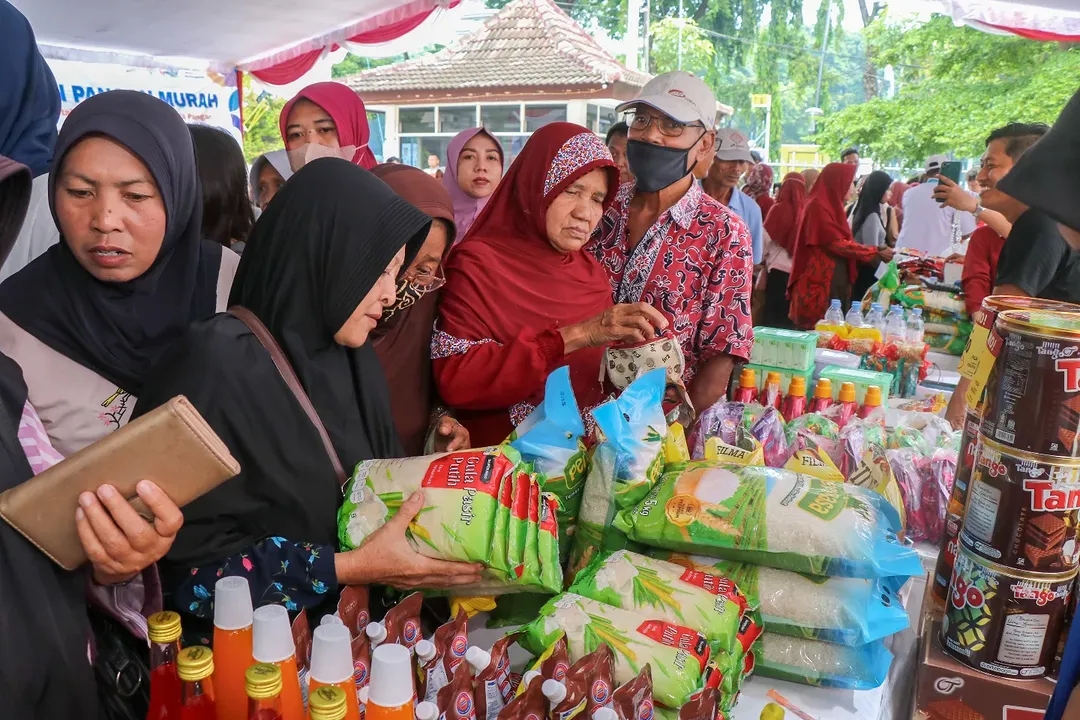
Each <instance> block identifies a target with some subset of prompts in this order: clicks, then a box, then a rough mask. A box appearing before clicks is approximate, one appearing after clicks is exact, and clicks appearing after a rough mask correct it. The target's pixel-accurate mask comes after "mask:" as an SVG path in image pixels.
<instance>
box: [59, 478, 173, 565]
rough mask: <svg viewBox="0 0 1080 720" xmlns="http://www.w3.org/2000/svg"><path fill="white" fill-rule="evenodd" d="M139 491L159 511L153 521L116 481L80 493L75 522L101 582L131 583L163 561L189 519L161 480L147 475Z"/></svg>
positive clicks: (155, 512)
mask: <svg viewBox="0 0 1080 720" xmlns="http://www.w3.org/2000/svg"><path fill="white" fill-rule="evenodd" d="M136 492H137V493H138V494H139V498H140V499H141V500H142V501H143V502H144V503H146V507H147V508H149V510H150V512H151V513H153V515H154V522H153V523H152V524H151V523H149V522H147V521H146V520H145V519H143V517H142V516H141V515H139V513H137V512H136V511H135V508H133V507H132V506H131V504H130V503H129V502H128V501H127V500H126V499H125V498H124V497H123V496H122V495H121V494H120V493H119V492H117V490H116V488H114V487H113V486H112V485H102V486H101V487H99V488H98V489H97V494H96V495H95V494H93V493H89V492H84V493H83V494H82V495H80V496H79V505H80V507H79V508H78V509H77V510H76V511H75V526H76V528H77V529H78V531H79V540H80V541H81V542H82V545H83V549H85V550H86V556H87V557H88V558H89V559H90V562H91V563H92V564H93V566H94V580H95V581H96V582H98V583H99V584H102V585H115V584H117V583H123V582H127V581H129V580H131V579H132V578H134V577H135V576H136V575H137V574H139V573H140V572H142V571H143V570H144V569H145V568H147V567H149V566H150V565H152V564H154V563H155V562H157V561H158V560H160V559H161V558H162V557H164V556H165V553H167V552H168V551H169V548H171V547H172V544H173V540H175V539H176V533H177V532H179V530H180V527H181V526H182V525H183V524H184V515H183V513H181V512H180V508H178V507H177V506H176V503H174V502H173V501H172V500H171V499H169V497H168V496H167V495H166V494H165V493H164V492H162V490H161V488H159V487H158V486H157V485H155V484H154V483H152V482H150V481H149V480H142V481H141V482H139V484H138V485H137V486H136Z"/></svg>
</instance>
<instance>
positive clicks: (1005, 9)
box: [940, 0, 1080, 42]
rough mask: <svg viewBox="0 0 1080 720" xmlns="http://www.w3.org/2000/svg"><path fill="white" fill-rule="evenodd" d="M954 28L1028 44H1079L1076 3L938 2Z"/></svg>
mask: <svg viewBox="0 0 1080 720" xmlns="http://www.w3.org/2000/svg"><path fill="white" fill-rule="evenodd" d="M940 3H941V5H942V7H943V11H944V12H945V14H947V15H949V16H951V17H952V19H953V22H955V23H957V24H958V25H960V24H963V25H971V26H972V27H975V28H978V29H980V30H984V31H986V32H990V33H996V34H1001V35H1019V36H1020V37H1025V38H1028V39H1030V40H1045V41H1052V42H1080V0H940Z"/></svg>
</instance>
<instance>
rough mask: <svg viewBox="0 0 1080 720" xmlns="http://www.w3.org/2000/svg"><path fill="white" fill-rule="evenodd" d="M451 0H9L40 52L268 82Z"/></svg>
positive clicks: (375, 42) (375, 38)
mask: <svg viewBox="0 0 1080 720" xmlns="http://www.w3.org/2000/svg"><path fill="white" fill-rule="evenodd" d="M458 1H459V0H311V1H309V2H296V0H224V1H223V0H180V1H179V2H174V1H170V0H158V1H157V2H147V0H79V2H71V0H12V4H14V5H15V7H17V8H18V9H19V10H20V11H21V12H22V13H23V14H24V15H26V17H27V19H29V20H30V24H31V26H33V28H34V32H35V33H36V35H37V40H38V44H39V46H41V48H42V51H43V52H44V53H45V54H46V55H47V56H52V57H56V58H59V59H67V60H87V61H99V62H102V61H104V62H116V63H121V64H128V65H141V66H150V67H154V66H156V67H161V66H166V67H167V66H188V67H190V66H192V64H202V63H205V64H206V65H207V66H209V67H210V68H211V69H213V70H214V71H216V72H220V73H222V74H226V73H229V72H231V71H233V70H242V71H244V72H247V73H250V74H252V75H254V76H255V77H257V78H259V79H260V80H262V81H263V82H266V83H270V84H273V85H284V84H286V83H289V82H292V81H294V80H296V79H297V78H299V77H300V76H302V75H303V74H304V73H305V72H307V71H308V70H310V69H311V68H312V67H313V66H314V65H315V63H316V62H317V61H318V60H319V58H320V57H322V56H324V55H325V54H327V53H329V52H331V51H333V50H335V49H337V48H338V47H347V48H349V49H351V50H354V51H356V52H364V51H365V48H368V47H372V48H377V47H379V46H382V45H384V44H385V43H388V42H390V41H393V40H395V39H397V38H400V37H402V36H404V35H405V34H406V33H409V32H412V31H414V30H416V29H417V28H419V27H421V26H422V25H423V26H430V25H431V24H432V23H434V22H435V21H436V20H437V19H438V17H439V16H440V15H441V14H442V13H443V11H444V10H446V9H449V8H450V7H453V6H455V5H457V4H458Z"/></svg>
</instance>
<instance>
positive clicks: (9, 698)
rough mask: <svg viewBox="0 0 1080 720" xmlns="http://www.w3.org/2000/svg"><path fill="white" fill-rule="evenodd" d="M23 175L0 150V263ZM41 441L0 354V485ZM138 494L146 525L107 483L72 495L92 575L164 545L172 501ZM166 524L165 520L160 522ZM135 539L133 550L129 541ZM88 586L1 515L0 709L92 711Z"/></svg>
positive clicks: (56, 719) (14, 227)
mask: <svg viewBox="0 0 1080 720" xmlns="http://www.w3.org/2000/svg"><path fill="white" fill-rule="evenodd" d="M30 180H31V175H30V170H29V169H28V168H26V167H25V166H23V165H20V164H18V163H15V162H13V161H11V160H8V159H7V158H4V157H0V262H3V259H4V258H5V257H6V256H7V254H8V252H9V251H10V250H11V247H12V245H13V244H14V242H15V238H16V236H17V235H18V232H19V226H20V224H21V223H22V221H23V217H24V216H25V213H26V207H27V203H28V202H29V199H30ZM47 445H48V439H47V437H46V436H45V431H44V429H43V428H42V427H41V421H40V420H39V419H38V417H37V413H36V412H35V411H34V409H33V407H32V406H31V405H30V403H28V402H27V390H26V384H25V382H23V377H22V371H21V370H20V369H19V366H18V365H17V364H16V363H15V362H14V361H13V360H11V359H10V358H8V357H6V356H4V355H2V354H0V492H3V491H5V490H8V489H10V488H13V487H16V486H17V485H21V484H22V483H24V482H26V481H27V480H29V479H30V478H31V477H33V475H34V474H35V473H36V472H40V471H41V470H43V469H45V468H46V467H48V466H50V465H52V464H54V463H55V462H57V461H58V460H59V459H60V458H59V457H58V456H57V454H56V453H55V451H53V449H52V448H51V447H47ZM103 490H104V487H103V488H99V490H98V492H99V493H101V492H102V491H103ZM106 495H108V493H107V492H106ZM139 495H140V497H142V498H143V500H144V501H146V502H147V504H148V506H149V507H150V509H151V511H152V512H153V513H154V514H155V516H156V517H157V520H155V523H154V525H153V526H151V525H149V524H147V523H146V522H145V521H144V520H142V519H141V518H139V517H138V515H136V514H135V511H134V510H133V509H132V508H131V506H130V505H128V503H127V501H126V500H124V499H122V498H119V496H117V495H116V493H115V491H113V492H112V494H111V496H108V498H107V499H106V498H105V496H103V499H102V501H101V502H98V501H97V500H91V498H92V497H93V496H92V495H91V494H89V493H86V494H85V497H83V498H80V499H81V500H85V501H87V503H84V508H85V510H84V511H82V512H81V513H80V514H78V517H77V518H76V524H77V526H78V529H79V537H80V539H81V540H82V542H83V547H84V549H85V550H86V552H87V556H88V557H89V558H90V560H91V563H92V565H93V570H94V578H95V579H97V580H99V581H102V582H115V581H121V582H122V581H125V580H130V579H131V578H132V577H133V575H134V574H136V573H137V572H138V571H140V570H142V569H143V568H144V567H146V566H147V565H152V564H153V562H154V561H155V560H156V559H157V558H159V557H160V556H161V555H162V554H164V552H165V550H167V549H168V547H169V545H170V544H171V542H172V536H173V535H175V532H176V528H179V526H180V523H181V522H182V516H181V514H180V510H179V509H178V508H177V507H176V506H175V505H174V504H173V503H172V502H171V501H170V500H168V498H166V497H165V495H164V494H163V493H162V492H161V491H160V490H159V489H157V488H156V487H154V486H153V485H152V484H151V483H140V487H139ZM170 524H171V529H169V528H167V527H166V526H168V525H170ZM155 531H156V532H155ZM155 534H156V537H154V535H155ZM136 545H137V546H138V547H139V548H141V550H135V549H134V546H136ZM106 547H108V548H109V550H108V551H106V549H105V548H106ZM86 590H87V573H85V572H83V571H75V572H68V571H66V570H64V569H62V568H60V567H59V566H57V565H55V564H54V563H53V562H52V561H51V560H49V559H48V558H47V557H46V556H45V555H44V554H43V553H42V552H41V551H40V550H38V549H37V548H36V547H34V546H33V545H32V544H31V543H30V542H29V541H27V540H26V539H25V538H24V537H23V536H22V535H20V534H19V533H18V532H16V531H15V530H13V529H12V528H11V527H10V526H8V525H7V524H6V523H2V522H0V608H3V611H2V612H0V698H2V699H3V705H4V713H3V715H4V717H10V718H18V719H19V720H94V719H95V718H97V717H98V695H97V692H98V688H97V687H96V684H95V680H94V673H93V670H92V668H91V665H90V659H89V657H88V648H89V641H90V637H91V626H90V622H89V619H88V616H87V609H86V606H87V592H86ZM119 594H120V593H118V594H117V595H118V596H119Z"/></svg>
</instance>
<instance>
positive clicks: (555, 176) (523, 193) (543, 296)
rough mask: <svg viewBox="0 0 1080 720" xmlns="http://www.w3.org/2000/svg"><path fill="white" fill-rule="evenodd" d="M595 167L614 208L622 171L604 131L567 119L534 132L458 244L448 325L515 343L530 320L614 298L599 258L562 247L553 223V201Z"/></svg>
mask: <svg viewBox="0 0 1080 720" xmlns="http://www.w3.org/2000/svg"><path fill="white" fill-rule="evenodd" d="M597 168H604V169H605V170H606V171H607V174H608V195H607V198H606V200H605V203H604V208H605V210H606V209H607V207H608V206H609V205H610V204H611V202H613V201H614V199H615V193H616V191H617V190H618V187H619V171H618V168H617V167H616V166H615V163H614V162H613V161H612V159H611V154H610V153H609V152H608V150H607V148H606V147H605V146H604V142H603V140H602V139H600V138H599V137H597V136H596V135H595V134H594V133H592V132H590V131H589V130H587V129H585V128H583V127H581V126H580V125H575V124H573V123H565V122H560V123H552V124H550V125H545V126H544V127H543V128H541V129H540V130H538V131H537V132H535V133H533V135H532V137H530V138H529V141H528V142H527V143H526V144H525V147H524V148H523V149H522V151H521V154H520V155H518V157H517V159H516V160H515V161H514V164H513V165H511V167H510V171H509V172H508V173H507V174H506V177H504V178H503V180H502V182H500V183H499V186H498V188H496V190H495V192H494V193H493V194H492V196H491V199H490V200H489V202H488V204H487V206H486V207H485V208H484V209H483V211H482V212H481V213H480V215H479V217H477V219H476V221H475V222H474V223H473V225H472V227H471V228H470V229H469V232H468V233H467V234H466V235H465V237H464V239H463V240H462V241H461V243H460V244H459V245H458V246H457V247H455V248H454V249H453V250H452V251H451V252H450V257H449V259H448V260H447V263H446V287H445V288H444V289H443V291H442V306H441V308H440V316H441V318H442V319H441V320H440V323H439V329H440V330H444V331H445V332H447V333H449V334H450V335H453V336H455V337H466V338H491V339H493V340H496V341H499V342H508V341H510V340H513V339H514V338H515V337H516V336H517V335H518V333H519V332H521V330H523V329H531V330H533V331H537V330H543V329H544V328H546V327H548V326H551V325H556V324H557V325H568V324H573V323H577V322H580V321H582V320H586V319H588V318H591V317H594V316H596V315H598V314H600V313H602V312H603V311H604V310H606V309H607V308H608V307H610V306H611V304H612V299H611V285H610V284H609V282H608V278H607V273H606V271H605V270H604V269H603V268H602V267H601V266H600V264H599V263H598V262H597V261H596V259H595V258H593V256H592V255H590V254H589V253H587V252H585V251H584V250H581V251H578V252H574V253H568V254H564V253H561V252H559V251H557V250H555V249H554V248H553V247H552V246H551V245H550V243H549V242H548V239H547V230H546V227H547V225H546V214H547V210H548V207H549V206H550V205H551V203H552V201H553V200H554V199H555V198H556V197H558V195H559V194H560V193H562V191H563V190H564V189H566V188H567V187H568V186H569V185H570V184H571V183H572V182H574V181H575V180H577V179H578V178H579V177H581V176H583V175H586V174H588V173H590V172H592V171H593V170H596V169H597Z"/></svg>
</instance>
